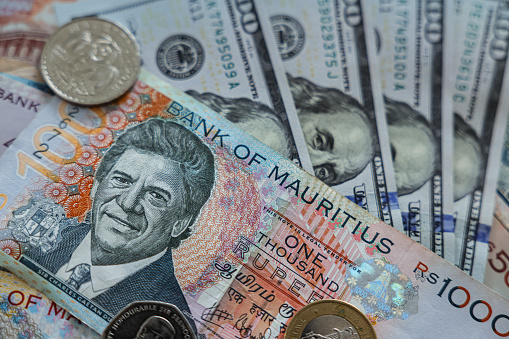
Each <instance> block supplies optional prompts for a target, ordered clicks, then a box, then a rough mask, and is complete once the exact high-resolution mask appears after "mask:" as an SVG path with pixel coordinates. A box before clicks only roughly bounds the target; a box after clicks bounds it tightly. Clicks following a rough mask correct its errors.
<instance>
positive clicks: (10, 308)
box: [0, 241, 99, 339]
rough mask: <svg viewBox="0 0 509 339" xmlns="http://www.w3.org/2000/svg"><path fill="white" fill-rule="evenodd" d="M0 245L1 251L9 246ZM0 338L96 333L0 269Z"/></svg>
mask: <svg viewBox="0 0 509 339" xmlns="http://www.w3.org/2000/svg"><path fill="white" fill-rule="evenodd" d="M11 245H12V244H11ZM0 246H1V247H2V250H4V251H5V250H6V249H8V248H9V243H7V242H6V241H2V242H1V245H0ZM0 337H2V338H30V339H43V338H44V339H70V338H72V339H78V338H99V334H97V333H96V332H94V331H92V329H90V328H89V327H87V326H86V325H85V324H83V323H81V321H80V320H78V319H76V317H74V316H73V315H71V314H70V313H69V312H67V311H66V310H65V309H63V308H61V307H60V306H58V305H57V304H55V302H54V301H51V300H49V299H48V298H47V297H46V296H45V295H43V294H41V292H39V291H37V290H35V289H33V288H32V287H30V286H29V285H28V284H27V283H26V282H24V281H23V280H21V279H20V278H18V277H16V276H15V275H13V274H12V273H9V272H6V271H2V270H0Z"/></svg>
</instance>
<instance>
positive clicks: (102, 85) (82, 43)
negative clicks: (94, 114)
mask: <svg viewBox="0 0 509 339" xmlns="http://www.w3.org/2000/svg"><path fill="white" fill-rule="evenodd" d="M139 70H140V51H139V48H138V44H137V43H136V40H135V39H134V37H133V35H132V34H131V33H130V32H129V31H127V30H125V29H123V28H122V27H120V26H118V25H116V24H114V23H112V22H110V21H105V20H101V19H97V18H86V19H77V20H74V21H72V22H70V23H68V24H67V25H65V26H63V27H61V28H60V29H59V30H58V31H56V32H55V33H54V34H52V35H51V37H50V38H49V40H48V42H47V43H46V45H45V46H44V49H43V51H42V55H41V73H42V76H43V78H44V80H45V81H46V83H47V84H48V86H50V87H51V89H52V90H53V91H54V92H55V93H56V94H57V95H59V96H60V97H62V98H63V99H65V100H67V101H70V102H73V103H76V104H82V105H98V104H103V103H106V102H109V101H112V100H113V99H116V98H118V97H119V96H121V95H122V94H124V93H125V92H126V91H127V90H128V89H129V88H130V87H131V86H132V85H133V83H134V82H135V81H136V79H137V77H138V73H139Z"/></svg>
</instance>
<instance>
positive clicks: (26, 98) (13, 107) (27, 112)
mask: <svg viewBox="0 0 509 339" xmlns="http://www.w3.org/2000/svg"><path fill="white" fill-rule="evenodd" d="M52 97H53V95H51V94H48V93H47V92H43V91H40V90H38V89H37V88H34V87H33V86H30V85H28V84H26V83H23V82H21V81H17V80H15V79H13V78H11V77H9V76H7V75H3V74H0V155H1V154H3V153H4V152H5V150H6V149H7V147H9V145H10V144H12V142H13V141H14V139H15V138H16V137H17V136H18V134H19V133H21V131H22V130H23V129H24V128H25V127H26V126H27V125H28V123H29V122H30V121H32V119H33V118H34V117H35V115H36V113H37V112H39V111H40V110H41V109H42V107H43V106H44V105H45V104H46V103H47V102H49V101H50V100H51V98H52Z"/></svg>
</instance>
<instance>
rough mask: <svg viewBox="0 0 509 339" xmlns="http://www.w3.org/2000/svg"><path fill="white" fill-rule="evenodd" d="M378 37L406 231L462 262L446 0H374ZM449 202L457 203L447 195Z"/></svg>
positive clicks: (371, 23)
mask: <svg viewBox="0 0 509 339" xmlns="http://www.w3.org/2000/svg"><path fill="white" fill-rule="evenodd" d="M363 13H364V14H365V16H364V21H365V22H366V25H367V27H369V28H370V29H373V30H374V31H375V33H376V35H375V36H376V37H377V40H376V41H373V42H372V43H371V44H368V46H370V47H372V48H376V49H377V54H376V55H373V56H375V58H374V59H373V60H372V62H373V63H375V62H378V65H379V70H380V82H381V86H382V91H383V95H384V102H385V112H386V116H387V124H388V129H389V139H390V144H391V149H392V156H393V163H394V175H395V178H396V185H397V190H398V201H399V206H400V209H401V213H402V217H403V224H404V227H405V232H406V234H407V235H408V236H409V237H411V238H412V239H413V240H415V241H417V242H418V243H420V244H422V245H424V246H425V247H427V248H429V249H430V250H432V251H433V252H435V253H436V254H438V255H440V256H441V257H443V258H446V259H447V260H449V261H451V262H454V255H455V254H454V253H455V251H454V224H453V222H452V199H448V198H446V197H444V195H447V194H448V193H450V192H452V186H450V187H449V188H450V190H447V189H445V187H444V186H443V182H444V180H443V175H442V173H443V172H450V173H452V168H448V167H446V166H447V164H448V163H447V162H444V161H443V159H449V158H451V157H452V143H451V141H452V133H453V124H452V114H449V113H448V112H446V113H442V72H443V67H442V55H443V53H442V51H443V46H442V44H443V41H444V39H443V32H444V30H443V20H444V18H445V17H446V15H445V13H444V7H443V3H442V1H441V0H438V1H428V0H422V1H421V0H419V1H383V2H381V1H366V8H365V10H364V12H363ZM448 202H449V206H447V203H448Z"/></svg>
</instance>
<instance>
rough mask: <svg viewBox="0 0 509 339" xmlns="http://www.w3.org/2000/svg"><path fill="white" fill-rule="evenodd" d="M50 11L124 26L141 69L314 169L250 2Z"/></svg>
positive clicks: (271, 46)
mask: <svg viewBox="0 0 509 339" xmlns="http://www.w3.org/2000/svg"><path fill="white" fill-rule="evenodd" d="M56 11H57V17H58V19H59V22H60V23H61V24H63V23H65V22H68V21H70V20H71V19H73V18H75V17H77V16H83V15H98V16H100V17H101V18H104V19H110V20H114V21H116V22H118V23H120V24H123V25H124V26H125V27H127V28H128V29H129V30H130V31H131V32H132V33H133V35H134V36H135V37H136V40H137V41H138V43H139V45H140V49H141V57H142V63H143V65H144V66H145V67H146V68H147V69H149V70H150V71H152V72H153V73H155V74H158V75H159V76H160V78H161V79H164V80H165V81H168V82H169V83H171V84H173V85H174V86H177V87H178V88H180V89H182V90H185V91H188V93H189V94H190V95H192V96H194V97H195V98H196V99H198V100H200V101H202V102H203V103H205V104H206V105H208V106H210V107H211V108H213V109H214V110H215V111H216V112H218V113H219V114H221V115H223V116H224V117H225V118H227V119H228V120H230V121H232V122H234V123H236V124H238V125H239V127H240V128H242V129H244V130H245V131H247V132H248V133H250V134H251V135H253V136H255V137H256V138H258V139H259V140H262V141H263V142H265V143H267V144H268V145H269V146H270V147H272V148H273V149H275V150H276V151H278V152H280V153H282V154H283V155H285V156H287V157H288V158H290V159H292V160H295V161H297V162H299V159H300V162H301V164H302V167H303V168H305V169H307V170H311V169H312V167H311V163H310V162H309V156H308V153H307V149H306V145H305V143H304V139H303V137H302V132H301V129H300V125H299V121H298V118H297V115H296V112H295V108H294V105H293V102H292V98H291V95H290V91H289V89H288V86H287V84H286V81H285V75H284V72H283V69H282V67H281V64H280V61H279V56H278V52H277V49H276V45H275V43H274V41H273V38H272V36H271V35H270V34H269V35H267V32H269V33H270V26H269V23H268V20H267V18H266V17H265V15H264V14H263V12H261V8H260V7H259V6H257V5H255V3H254V2H253V1H243V2H236V1H232V0H225V1H206V2H203V3H201V2H197V3H188V2H187V1H184V0H179V1H162V0H155V1H139V2H133V1H131V2H128V3H125V2H124V1H118V0H117V1H108V2H105V1H94V2H92V3H90V2H89V3H83V4H80V3H76V4H73V5H70V4H68V5H66V6H62V7H56Z"/></svg>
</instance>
